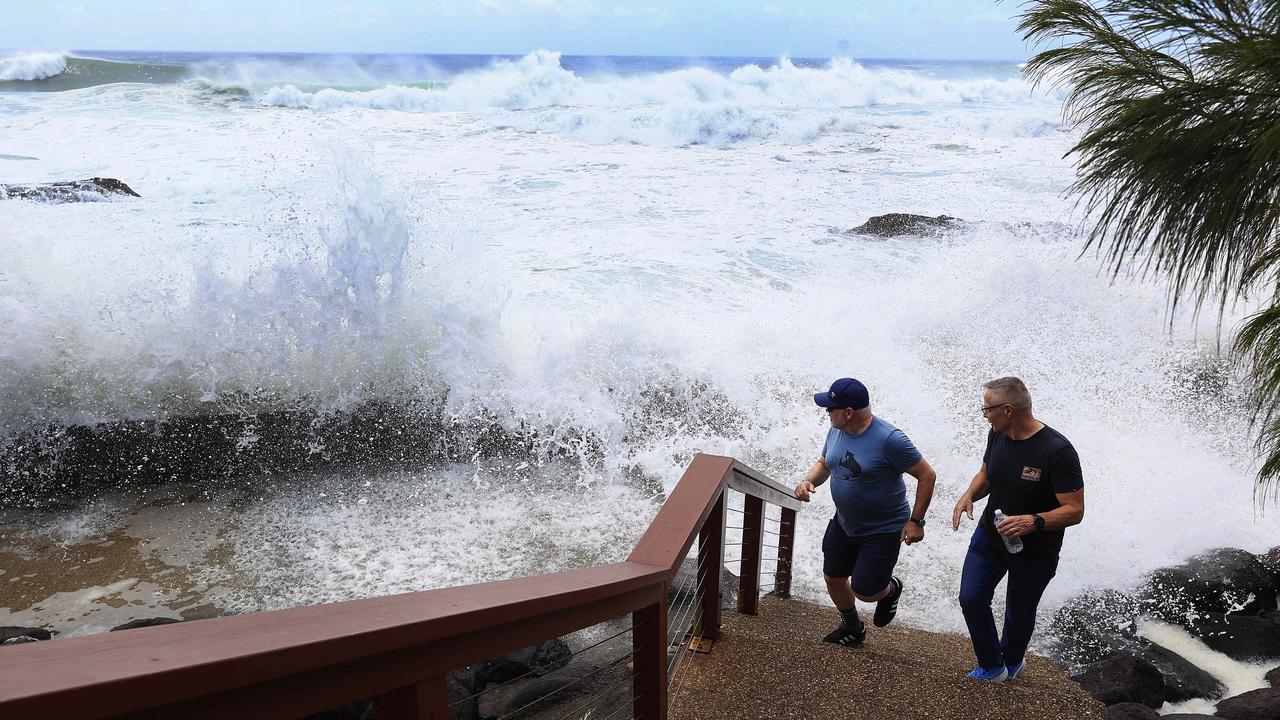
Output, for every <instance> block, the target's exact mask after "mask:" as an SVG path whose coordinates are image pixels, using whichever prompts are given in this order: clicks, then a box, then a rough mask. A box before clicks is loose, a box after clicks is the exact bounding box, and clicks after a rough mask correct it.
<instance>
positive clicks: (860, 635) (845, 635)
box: [822, 614, 867, 647]
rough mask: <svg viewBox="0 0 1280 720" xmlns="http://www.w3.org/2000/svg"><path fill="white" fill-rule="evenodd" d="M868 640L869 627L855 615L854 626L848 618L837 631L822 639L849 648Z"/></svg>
mask: <svg viewBox="0 0 1280 720" xmlns="http://www.w3.org/2000/svg"><path fill="white" fill-rule="evenodd" d="M866 639H867V626H866V624H865V623H863V622H862V618H860V617H858V616H857V615H856V614H855V615H853V624H850V623H849V619H848V616H846V617H845V620H844V622H842V623H840V626H839V627H837V628H836V629H835V630H832V631H831V632H829V633H827V636H826V637H824V638H822V641H823V642H829V643H833V644H835V645H843V646H845V647H849V646H851V645H858V644H860V643H861V642H862V641H863V640H866Z"/></svg>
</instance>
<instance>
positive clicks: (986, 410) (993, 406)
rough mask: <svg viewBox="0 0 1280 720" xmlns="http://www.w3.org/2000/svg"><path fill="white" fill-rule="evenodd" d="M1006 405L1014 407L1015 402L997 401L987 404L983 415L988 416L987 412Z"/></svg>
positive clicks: (983, 409)
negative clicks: (993, 403)
mask: <svg viewBox="0 0 1280 720" xmlns="http://www.w3.org/2000/svg"><path fill="white" fill-rule="evenodd" d="M1005 405H1008V406H1009V407H1013V403H996V404H995V405H987V406H985V407H983V408H982V417H986V416H987V413H989V412H991V411H992V410H995V409H996V408H998V407H1004V406H1005Z"/></svg>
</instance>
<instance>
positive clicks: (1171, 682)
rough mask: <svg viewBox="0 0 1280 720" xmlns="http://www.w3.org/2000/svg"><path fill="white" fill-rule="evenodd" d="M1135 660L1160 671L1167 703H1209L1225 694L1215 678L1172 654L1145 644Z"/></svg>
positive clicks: (1225, 689)
mask: <svg viewBox="0 0 1280 720" xmlns="http://www.w3.org/2000/svg"><path fill="white" fill-rule="evenodd" d="M1137 656H1138V657H1140V658H1142V659H1143V660H1146V661H1147V662H1149V663H1151V664H1152V665H1154V666H1155V668H1156V669H1157V670H1159V671H1160V675H1161V677H1163V678H1164V699H1165V701H1166V702H1183V701H1184V700H1194V699H1205V700H1212V699H1216V698H1220V697H1222V696H1223V695H1226V694H1227V686H1226V685H1223V684H1222V682H1221V681H1220V680H1218V678H1216V677H1214V676H1212V675H1210V674H1209V673H1207V672H1205V671H1204V670H1201V669H1200V668H1198V667H1196V666H1195V665H1193V664H1192V663H1191V661H1189V660H1187V659H1186V658H1184V657H1182V656H1181V655H1179V654H1177V653H1175V652H1174V651H1172V650H1170V649H1168V648H1166V647H1163V646H1160V645H1157V644H1155V643H1147V645H1146V646H1145V647H1143V648H1142V649H1141V650H1140V651H1139V652H1138V655H1137Z"/></svg>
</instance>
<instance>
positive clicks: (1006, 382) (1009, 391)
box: [982, 377, 1031, 410]
mask: <svg viewBox="0 0 1280 720" xmlns="http://www.w3.org/2000/svg"><path fill="white" fill-rule="evenodd" d="M982 387H983V388H984V389H986V390H990V391H991V392H992V393H993V394H994V395H995V396H996V398H997V399H998V400H999V401H1000V403H1001V404H1005V403H1007V404H1009V405H1012V406H1013V407H1014V408H1015V409H1017V410H1030V409H1031V391H1030V390H1027V386H1026V384H1025V383H1023V382H1022V381H1021V380H1019V379H1018V378H1016V377H1002V378H996V379H995V380H992V381H991V382H989V383H986V384H984V385H983V386H982Z"/></svg>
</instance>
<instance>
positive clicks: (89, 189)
mask: <svg viewBox="0 0 1280 720" xmlns="http://www.w3.org/2000/svg"><path fill="white" fill-rule="evenodd" d="M112 196H124V197H142V196H141V195H139V194H138V193H136V192H134V191H133V188H131V187H129V186H128V185H125V184H124V183H123V182H121V181H119V180H116V179H115V178H101V177H94V178H89V179H88V180H70V181H65V182H53V183H43V184H39V185H0V198H9V199H15V200H35V201H37V202H45V203H71V202H95V201H100V200H108V199H110V198H111V197H112Z"/></svg>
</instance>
